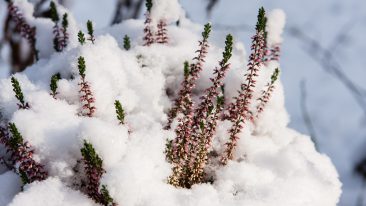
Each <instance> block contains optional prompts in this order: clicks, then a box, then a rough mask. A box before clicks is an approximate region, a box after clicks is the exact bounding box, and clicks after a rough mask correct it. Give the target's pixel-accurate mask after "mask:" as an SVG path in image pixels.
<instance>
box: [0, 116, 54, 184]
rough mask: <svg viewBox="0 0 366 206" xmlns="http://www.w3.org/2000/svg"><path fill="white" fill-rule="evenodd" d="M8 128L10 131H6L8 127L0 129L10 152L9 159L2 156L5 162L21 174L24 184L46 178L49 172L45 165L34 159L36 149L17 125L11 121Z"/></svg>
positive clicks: (2, 140) (2, 141) (0, 141)
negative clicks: (23, 135)
mask: <svg viewBox="0 0 366 206" xmlns="http://www.w3.org/2000/svg"><path fill="white" fill-rule="evenodd" d="M8 130H9V131H10V133H8V132H7V131H6V128H1V131H0V143H1V144H3V145H4V146H5V147H6V150H7V153H9V154H10V158H9V160H5V158H2V160H3V161H4V164H6V165H8V166H10V167H11V169H12V170H14V171H15V172H16V173H17V174H18V175H19V176H20V178H21V180H22V182H23V184H29V183H32V182H34V181H42V180H45V179H46V178H47V176H48V174H47V172H46V171H45V170H44V168H43V165H41V164H40V163H38V162H36V161H35V160H34V159H33V152H34V151H33V149H32V148H31V146H30V145H29V144H28V143H27V142H25V141H24V139H23V137H22V135H21V134H20V132H19V131H18V129H17V127H16V125H15V124H14V123H9V125H8ZM10 134H11V135H10Z"/></svg>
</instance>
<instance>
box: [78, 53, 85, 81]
mask: <svg viewBox="0 0 366 206" xmlns="http://www.w3.org/2000/svg"><path fill="white" fill-rule="evenodd" d="M78 69H79V74H80V76H82V77H83V78H84V77H85V69H86V66H85V59H84V57H82V56H80V57H79V58H78Z"/></svg>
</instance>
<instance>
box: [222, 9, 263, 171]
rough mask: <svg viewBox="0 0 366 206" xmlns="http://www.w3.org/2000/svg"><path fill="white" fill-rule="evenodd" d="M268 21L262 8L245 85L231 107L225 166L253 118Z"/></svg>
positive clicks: (224, 159)
mask: <svg viewBox="0 0 366 206" xmlns="http://www.w3.org/2000/svg"><path fill="white" fill-rule="evenodd" d="M266 22H267V19H266V17H265V11H264V9H263V7H262V8H260V9H259V12H258V20H257V26H256V34H255V35H254V36H253V37H252V39H253V40H252V46H251V50H252V53H251V54H250V56H249V62H248V69H247V74H246V75H245V81H246V82H245V83H243V84H242V85H241V89H240V90H239V94H238V96H237V97H235V102H233V103H231V104H230V105H229V108H228V110H229V116H228V119H229V120H230V121H231V122H232V126H231V128H230V129H229V131H228V132H229V135H230V137H229V140H228V142H227V143H226V144H225V145H226V149H225V151H224V153H223V154H222V157H221V162H222V163H223V164H224V165H225V164H227V162H228V161H229V160H231V159H233V154H234V150H235V148H236V145H237V141H238V139H239V136H238V134H239V133H240V131H241V130H242V128H243V127H244V124H245V122H246V120H247V118H250V117H252V114H251V112H250V111H249V107H250V105H251V103H252V98H253V91H254V90H253V89H254V88H255V86H256V77H257V76H258V71H259V69H260V67H261V66H262V65H263V64H264V58H265V53H266V42H265V28H266Z"/></svg>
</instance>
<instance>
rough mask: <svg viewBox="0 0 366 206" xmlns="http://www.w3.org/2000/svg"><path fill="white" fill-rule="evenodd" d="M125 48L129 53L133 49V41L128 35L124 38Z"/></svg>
mask: <svg viewBox="0 0 366 206" xmlns="http://www.w3.org/2000/svg"><path fill="white" fill-rule="evenodd" d="M123 48H125V49H126V50H127V51H128V50H130V48H131V40H130V37H129V36H127V35H125V36H124V37H123Z"/></svg>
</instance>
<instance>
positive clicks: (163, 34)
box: [156, 19, 169, 44]
mask: <svg viewBox="0 0 366 206" xmlns="http://www.w3.org/2000/svg"><path fill="white" fill-rule="evenodd" d="M157 27H158V31H157V32H156V42H157V43H159V44H167V43H168V40H169V38H168V34H167V32H168V30H167V23H166V21H165V20H164V19H161V20H160V21H159V23H158V25H157Z"/></svg>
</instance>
